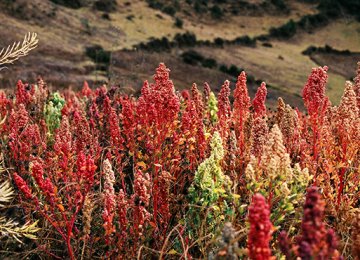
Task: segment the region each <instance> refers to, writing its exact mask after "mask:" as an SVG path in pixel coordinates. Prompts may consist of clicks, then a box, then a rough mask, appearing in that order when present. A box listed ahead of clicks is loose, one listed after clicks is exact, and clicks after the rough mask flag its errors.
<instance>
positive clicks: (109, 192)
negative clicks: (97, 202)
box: [102, 159, 116, 243]
mask: <svg viewBox="0 0 360 260" xmlns="http://www.w3.org/2000/svg"><path fill="white" fill-rule="evenodd" d="M103 173H104V177H105V180H104V191H103V195H104V210H103V213H102V218H103V221H104V224H103V226H104V229H105V236H106V242H107V243H109V242H110V241H109V236H110V235H111V234H112V233H113V232H114V231H115V227H114V225H113V219H114V215H115V208H116V200H115V190H114V184H115V176H114V172H113V170H112V167H111V164H110V161H109V160H108V159H106V160H105V161H104V162H103Z"/></svg>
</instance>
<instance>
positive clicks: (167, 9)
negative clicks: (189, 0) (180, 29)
mask: <svg viewBox="0 0 360 260" xmlns="http://www.w3.org/2000/svg"><path fill="white" fill-rule="evenodd" d="M162 11H163V12H164V13H166V14H168V15H170V16H174V15H175V14H176V10H175V8H174V7H173V6H172V5H167V6H165V7H164V8H163V9H162Z"/></svg>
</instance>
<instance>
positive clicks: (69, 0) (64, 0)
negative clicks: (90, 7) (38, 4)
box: [50, 0, 85, 9]
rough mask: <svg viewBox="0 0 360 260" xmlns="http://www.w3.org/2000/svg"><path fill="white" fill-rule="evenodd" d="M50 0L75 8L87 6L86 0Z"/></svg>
mask: <svg viewBox="0 0 360 260" xmlns="http://www.w3.org/2000/svg"><path fill="white" fill-rule="evenodd" d="M50 1H51V2H53V3H55V4H58V5H63V6H66V7H70V8H74V9H78V8H81V7H83V6H85V4H84V1H82V0H50Z"/></svg>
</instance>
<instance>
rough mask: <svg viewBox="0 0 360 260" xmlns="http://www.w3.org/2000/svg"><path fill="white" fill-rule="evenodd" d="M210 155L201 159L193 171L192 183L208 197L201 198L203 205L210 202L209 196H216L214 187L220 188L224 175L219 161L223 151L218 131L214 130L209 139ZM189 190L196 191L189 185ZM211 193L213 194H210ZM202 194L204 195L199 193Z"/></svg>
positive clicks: (212, 197)
mask: <svg viewBox="0 0 360 260" xmlns="http://www.w3.org/2000/svg"><path fill="white" fill-rule="evenodd" d="M210 146H211V155H210V157H209V158H207V159H206V160H205V161H203V162H202V163H201V164H200V165H199V167H198V169H197V171H196V172H195V177H194V184H195V185H196V186H198V187H200V190H203V191H204V193H205V194H208V198H206V199H204V200H203V203H204V205H207V203H211V202H212V201H210V202H209V201H207V200H209V198H210V199H211V200H213V199H214V198H215V200H216V198H217V196H216V195H214V194H216V191H215V190H213V189H214V188H220V187H222V186H223V184H224V179H225V175H224V173H223V171H222V169H221V166H220V161H221V160H222V159H223V158H224V155H225V151H224V148H223V146H222V140H221V136H220V134H219V133H218V132H215V133H214V134H213V136H212V139H211V143H210ZM190 191H191V192H198V191H197V190H195V189H194V187H193V186H192V187H190ZM211 194H213V195H211ZM200 196H204V195H202V194H201V195H200Z"/></svg>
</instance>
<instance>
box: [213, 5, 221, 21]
mask: <svg viewBox="0 0 360 260" xmlns="http://www.w3.org/2000/svg"><path fill="white" fill-rule="evenodd" d="M210 12H211V17H212V18H214V19H217V20H219V19H221V18H222V17H223V15H224V12H223V10H222V9H221V8H220V7H219V6H218V5H214V6H213V7H211V8H210Z"/></svg>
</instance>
